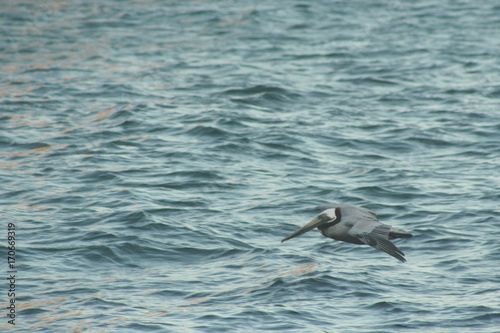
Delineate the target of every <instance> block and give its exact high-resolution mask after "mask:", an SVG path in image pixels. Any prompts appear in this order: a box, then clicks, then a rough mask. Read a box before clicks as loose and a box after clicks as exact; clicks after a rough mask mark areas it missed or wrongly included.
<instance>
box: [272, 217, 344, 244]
mask: <svg viewBox="0 0 500 333" xmlns="http://www.w3.org/2000/svg"><path fill="white" fill-rule="evenodd" d="M337 218H340V208H331V209H327V210H325V211H324V212H322V213H321V214H319V215H318V216H317V217H315V218H314V219H313V220H312V221H311V222H309V223H307V224H306V225H305V226H303V227H302V228H300V229H299V230H297V231H296V232H294V233H293V234H291V235H290V236H288V237H285V238H283V239H282V240H281V242H282V243H283V242H284V241H287V240H289V239H291V238H294V237H297V236H300V235H302V234H304V233H306V232H308V231H309V230H313V229H314V228H321V227H322V226H324V225H325V224H327V223H330V222H333V221H335V220H336V219H337Z"/></svg>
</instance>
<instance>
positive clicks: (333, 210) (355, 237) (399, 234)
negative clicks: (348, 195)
mask: <svg viewBox="0 0 500 333" xmlns="http://www.w3.org/2000/svg"><path fill="white" fill-rule="evenodd" d="M316 209H318V210H323V209H324V210H323V212H322V213H321V214H319V215H318V216H317V217H316V218H314V219H313V220H312V221H311V222H309V223H307V224H306V225H304V226H303V227H302V228H300V229H299V230H297V231H296V232H294V233H293V234H291V235H289V236H287V237H285V238H283V239H282V240H281V243H283V242H285V241H287V240H289V239H292V238H294V237H297V236H300V235H302V234H304V233H306V232H308V231H310V230H312V229H314V228H318V230H319V231H320V232H321V233H322V234H323V236H325V237H329V238H332V239H335V240H339V241H343V242H347V243H353V244H366V245H370V246H372V247H374V248H376V249H378V250H381V251H384V252H386V253H388V254H390V255H391V256H393V257H394V258H396V259H398V260H399V261H401V262H405V261H406V259H405V257H404V256H405V254H404V253H403V251H401V250H400V249H399V248H398V247H397V246H396V245H394V244H393V243H392V242H391V241H390V240H392V239H395V238H410V237H413V235H412V234H411V233H409V232H406V231H404V230H402V229H397V228H394V227H393V226H390V225H387V224H383V223H382V222H380V221H379V220H378V219H377V215H375V213H374V212H372V211H371V210H369V209H367V208H364V207H358V206H350V205H323V206H318V207H316Z"/></svg>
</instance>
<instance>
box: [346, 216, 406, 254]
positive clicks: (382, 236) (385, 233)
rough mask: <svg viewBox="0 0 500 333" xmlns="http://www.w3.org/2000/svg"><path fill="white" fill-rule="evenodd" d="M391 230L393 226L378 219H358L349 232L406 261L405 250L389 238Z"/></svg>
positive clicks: (364, 241)
mask: <svg viewBox="0 0 500 333" xmlns="http://www.w3.org/2000/svg"><path fill="white" fill-rule="evenodd" d="M375 221H376V220H375ZM390 230H391V226H389V225H386V224H382V223H380V222H378V221H376V222H374V221H373V220H372V221H358V222H356V223H355V224H354V225H353V226H352V228H351V229H350V230H349V234H350V235H351V236H353V237H356V238H358V239H359V240H360V241H361V242H363V243H365V244H367V245H370V246H371V247H374V248H376V249H378V250H380V251H384V252H385V253H388V254H390V255H391V256H393V257H394V258H396V259H398V260H399V261H402V262H405V261H406V259H405V257H404V255H405V254H404V253H403V251H401V250H400V249H398V247H397V246H396V245H394V244H393V243H392V242H391V241H390V240H389V231H390Z"/></svg>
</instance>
